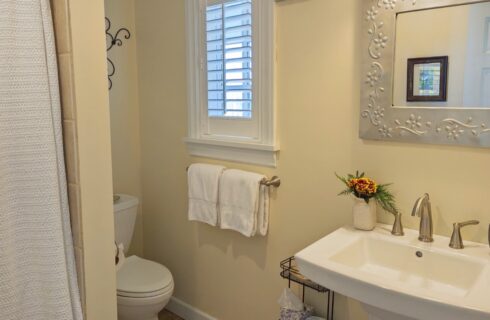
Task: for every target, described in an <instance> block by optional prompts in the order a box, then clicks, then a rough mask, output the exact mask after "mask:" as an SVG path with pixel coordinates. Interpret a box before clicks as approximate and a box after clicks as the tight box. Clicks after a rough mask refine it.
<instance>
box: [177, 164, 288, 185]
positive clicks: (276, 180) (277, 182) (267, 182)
mask: <svg viewBox="0 0 490 320" xmlns="http://www.w3.org/2000/svg"><path fill="white" fill-rule="evenodd" d="M185 170H186V171H189V167H187V168H186V169H185ZM260 184H262V185H264V186H267V187H274V188H279V187H280V186H281V179H280V178H279V177H278V176H273V177H272V178H270V179H266V178H264V179H262V181H260Z"/></svg>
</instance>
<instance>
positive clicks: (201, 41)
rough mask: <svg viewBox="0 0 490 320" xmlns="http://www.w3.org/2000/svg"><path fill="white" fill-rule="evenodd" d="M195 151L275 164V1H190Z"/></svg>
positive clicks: (192, 146)
mask: <svg viewBox="0 0 490 320" xmlns="http://www.w3.org/2000/svg"><path fill="white" fill-rule="evenodd" d="M186 1H187V3H186V4H187V6H186V10H187V12H186V13H187V50H188V83H189V90H188V91H189V99H188V101H189V136H188V138H187V139H186V141H187V144H188V147H189V152H190V153H191V154H193V155H197V156H206V157H212V158H219V159H226V160H235V161H241V162H249V163H255V164H263V165H269V166H275V164H276V159H275V156H276V152H277V151H278V147H277V143H276V139H275V123H274V103H273V96H274V86H273V73H274V59H273V57H274V50H273V48H274V41H273V40H274V37H273V26H274V16H273V6H274V2H273V0H186Z"/></svg>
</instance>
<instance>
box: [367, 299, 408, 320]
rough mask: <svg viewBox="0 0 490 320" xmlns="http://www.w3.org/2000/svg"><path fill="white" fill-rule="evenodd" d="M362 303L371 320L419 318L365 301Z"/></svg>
mask: <svg viewBox="0 0 490 320" xmlns="http://www.w3.org/2000/svg"><path fill="white" fill-rule="evenodd" d="M361 305H362V308H363V309H364V311H366V312H367V314H368V319H369V320H417V319H414V318H409V317H405V316H402V315H399V314H396V313H393V312H390V311H386V310H383V309H380V308H376V307H373V306H371V305H368V304H365V303H361Z"/></svg>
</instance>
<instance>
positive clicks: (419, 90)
mask: <svg viewBox="0 0 490 320" xmlns="http://www.w3.org/2000/svg"><path fill="white" fill-rule="evenodd" d="M448 63H449V58H448V56H439V57H424V58H412V59H408V60H407V101H446V100H447V76H448V74H447V70H448Z"/></svg>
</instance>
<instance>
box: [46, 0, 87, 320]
mask: <svg viewBox="0 0 490 320" xmlns="http://www.w3.org/2000/svg"><path fill="white" fill-rule="evenodd" d="M50 1H51V8H52V12H53V19H54V29H55V36H56V52H57V56H58V70H59V83H60V91H61V108H62V113H63V136H64V148H65V164H66V173H67V179H68V199H69V203H70V215H71V226H72V232H73V243H74V245H75V258H76V264H77V275H78V285H79V287H80V296H81V299H82V308H83V311H84V314H86V312H85V310H86V309H85V307H86V306H85V279H84V262H83V238H82V223H81V206H80V204H81V201H80V175H79V170H78V169H79V165H78V140H77V130H76V128H77V127H76V126H77V112H76V103H75V98H74V97H75V87H74V81H73V55H72V46H71V32H70V20H69V19H70V16H69V10H68V6H69V1H70V0H50Z"/></svg>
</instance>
